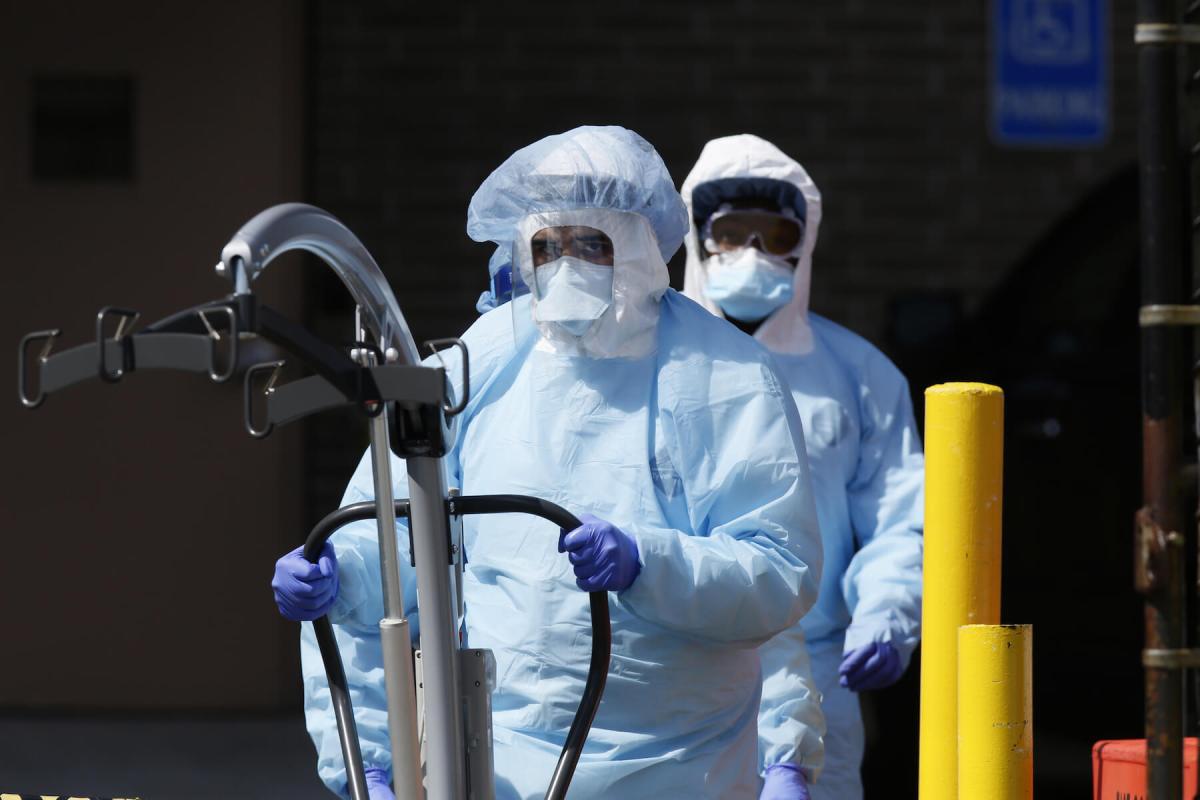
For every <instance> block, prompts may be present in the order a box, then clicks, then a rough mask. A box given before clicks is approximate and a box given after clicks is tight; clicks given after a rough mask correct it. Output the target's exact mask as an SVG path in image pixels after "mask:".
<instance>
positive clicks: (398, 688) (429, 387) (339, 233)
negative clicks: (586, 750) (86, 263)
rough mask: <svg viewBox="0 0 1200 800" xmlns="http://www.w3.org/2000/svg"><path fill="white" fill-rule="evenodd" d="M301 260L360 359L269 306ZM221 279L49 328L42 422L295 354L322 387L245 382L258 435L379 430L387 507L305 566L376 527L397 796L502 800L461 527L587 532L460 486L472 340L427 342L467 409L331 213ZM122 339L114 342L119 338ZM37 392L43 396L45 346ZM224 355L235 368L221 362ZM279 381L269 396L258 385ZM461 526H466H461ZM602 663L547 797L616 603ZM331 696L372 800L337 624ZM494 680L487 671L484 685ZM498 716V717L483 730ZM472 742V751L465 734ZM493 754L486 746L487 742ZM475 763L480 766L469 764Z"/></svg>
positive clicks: (266, 220) (263, 234)
mask: <svg viewBox="0 0 1200 800" xmlns="http://www.w3.org/2000/svg"><path fill="white" fill-rule="evenodd" d="M292 250H304V251H308V252H310V253H313V254H314V255H316V256H317V257H319V258H320V259H321V260H322V261H324V262H325V263H326V264H328V265H329V266H330V267H332V268H333V270H334V271H335V272H336V273H337V274H338V276H339V277H340V278H341V279H342V282H343V283H344V284H345V285H346V288H347V289H348V291H349V292H350V294H351V296H352V297H353V298H354V301H355V303H356V304H357V314H356V320H355V334H356V346H355V347H354V348H352V349H351V350H350V352H348V353H347V352H345V351H344V350H343V349H341V348H338V347H335V346H333V345H330V344H328V343H326V342H324V341H323V340H321V339H319V338H318V337H316V336H314V335H313V334H312V333H310V332H309V331H308V330H306V329H305V328H303V327H302V326H300V325H298V324H297V323H295V322H293V321H292V320H290V319H288V318H287V317H285V316H284V315H282V314H280V313H278V312H277V311H275V310H273V309H271V308H270V307H269V306H267V305H264V304H262V303H260V302H259V300H258V298H257V297H256V296H255V295H254V294H253V292H252V291H251V285H252V283H253V281H254V280H255V279H256V278H257V277H258V276H259V275H260V274H262V272H263V270H265V269H266V268H267V266H268V265H269V264H270V263H271V262H272V261H273V260H274V259H275V258H277V257H278V256H280V255H282V254H283V253H286V252H290V251H292ZM216 271H217V274H218V275H220V276H221V277H224V278H226V279H227V280H229V281H230V283H231V284H232V285H233V293H232V294H230V295H228V296H227V297H224V298H222V299H219V300H215V301H212V302H208V303H203V304H201V305H198V306H194V307H192V308H188V309H185V310H183V311H180V312H178V313H176V314H172V315H171V316H168V317H166V318H164V319H162V320H160V321H158V322H156V323H154V324H152V325H150V326H148V327H146V328H145V329H143V330H141V331H138V332H134V331H133V327H134V325H135V324H136V321H137V319H138V316H139V315H138V313H137V312H135V311H131V310H128V309H123V308H117V307H113V306H108V307H105V308H103V309H101V310H100V312H99V313H98V314H97V315H96V322H95V331H96V336H95V341H93V342H91V343H88V344H85V345H80V346H78V347H74V348H72V349H70V350H66V351H63V352H60V353H58V354H52V349H53V346H54V342H55V340H56V339H57V338H58V337H59V335H60V331H59V330H57V329H54V330H43V331H36V332H34V333H30V334H28V335H26V336H25V337H23V338H22V340H21V343H20V352H19V356H18V393H19V396H20V400H21V403H22V404H23V405H24V406H25V407H27V408H31V409H32V408H37V407H38V406H40V405H41V404H42V403H43V402H44V400H45V398H46V396H47V395H49V394H52V393H54V392H57V391H60V390H62V389H65V388H67V387H68V386H71V385H73V384H75V383H78V382H81V381H84V380H90V379H92V378H97V377H98V378H100V379H101V380H103V381H105V382H109V383H117V382H119V381H121V380H122V379H123V378H124V377H126V376H127V375H128V374H130V373H133V372H136V371H139V370H148V369H173V370H181V371H185V372H194V373H198V374H207V375H208V377H209V378H210V379H211V380H213V381H215V382H218V383H221V382H226V381H228V380H230V379H231V378H232V377H233V376H234V374H235V373H236V367H237V361H238V343H239V341H240V340H241V339H242V338H244V337H248V336H261V337H263V338H265V339H267V340H269V341H271V342H273V343H275V344H276V345H278V346H280V347H281V348H283V349H284V350H286V351H287V352H288V353H289V354H290V355H291V356H292V357H293V358H295V359H296V360H298V361H299V362H300V363H302V364H304V365H305V366H306V367H307V368H308V369H310V370H311V371H312V372H313V373H315V374H313V375H311V376H309V377H307V378H302V379H299V380H295V381H291V382H289V383H287V384H284V385H282V386H278V385H276V383H277V380H278V378H279V375H280V371H281V369H282V367H283V365H284V363H285V362H283V361H273V362H266V363H263V364H257V365H254V366H252V367H250V368H249V369H248V370H247V371H246V373H245V376H244V378H243V380H244V399H243V402H244V416H245V426H246V429H247V431H248V432H249V433H250V435H251V436H254V437H256V438H262V437H265V436H268V435H269V434H270V433H271V431H272V430H273V429H274V428H275V427H277V426H279V425H284V424H287V423H289V422H293V421H295V420H298V419H302V418H304V417H307V416H310V415H312V414H316V413H320V412H322V411H326V410H330V409H333V408H339V407H347V406H351V407H354V408H356V409H358V410H359V411H360V412H361V413H363V414H364V416H366V417H367V419H368V420H369V424H370V432H371V459H372V461H371V463H372V473H373V478H374V484H375V497H376V502H373V503H360V504H357V505H354V506H349V507H346V508H343V509H339V510H337V511H335V512H334V513H333V514H330V515H329V516H327V517H326V518H325V519H324V520H322V521H321V522H320V523H319V524H318V525H317V526H316V528H314V529H313V531H312V533H311V534H310V535H309V537H308V540H307V542H306V546H305V555H306V557H308V558H309V559H310V560H313V559H315V558H316V556H317V554H319V552H320V549H321V546H322V545H323V544H324V542H325V541H326V540H327V539H328V538H329V537H330V536H331V535H333V533H334V532H336V530H337V529H338V528H339V527H341V526H342V525H344V524H347V523H348V522H350V521H354V520H362V519H370V518H375V520H376V523H377V528H378V533H379V547H380V566H381V571H382V575H381V580H382V584H383V600H384V619H383V620H381V621H380V638H381V643H382V646H383V655H384V670H385V675H386V678H385V680H386V684H387V687H386V688H387V697H388V720H389V732H390V735H391V748H392V760H393V782H394V788H395V790H396V793H397V795H398V796H399V797H401V798H423V797H424V796H425V791H426V789H427V790H428V793H429V797H431V798H435V799H436V800H468V798H470V800H490V798H491V797H492V796H493V794H494V781H493V779H492V778H493V776H492V771H491V766H492V761H491V758H492V755H491V719H490V713H491V704H490V687H488V686H487V685H486V684H485V682H484V681H481V680H473V681H471V686H469V687H464V685H463V681H462V677H461V671H462V665H461V663H460V662H461V661H462V660H463V654H464V653H467V654H469V655H470V656H471V657H475V658H481V659H483V660H484V661H487V660H490V658H491V656H490V653H485V651H464V650H462V649H461V648H460V647H459V639H458V626H459V621H460V619H461V616H462V609H463V604H462V594H461V576H462V569H463V562H462V552H463V548H462V542H461V525H460V524H458V522H459V521H460V518H461V516H462V515H464V514H493V513H527V514H533V515H535V516H539V517H542V518H544V519H547V520H549V521H551V522H554V523H555V524H557V525H559V526H560V527H564V528H572V527H577V526H578V525H579V521H578V519H576V518H575V517H574V516H572V515H571V514H570V513H568V512H567V511H566V510H564V509H562V508H560V507H558V506H555V505H553V504H551V503H547V502H545V501H542V500H539V499H537V498H530V497H523V496H518V495H495V496H480V497H462V496H458V495H457V492H456V491H454V490H449V489H448V488H447V485H446V478H445V472H444V469H443V465H442V461H441V459H442V457H443V456H444V455H445V453H446V449H447V447H448V443H449V442H450V441H451V440H452V438H453V426H454V422H455V417H456V416H457V415H458V414H459V413H461V412H462V410H463V409H464V408H465V407H466V403H467V399H468V395H469V375H468V370H469V363H468V355H467V352H466V346H465V345H464V344H463V343H462V342H461V341H459V340H457V339H442V340H436V341H433V342H428V343H426V344H427V346H428V347H430V349H431V350H433V349H435V348H436V347H438V346H441V345H451V346H455V347H458V348H460V349H461V350H462V355H463V358H462V362H463V380H462V386H463V396H462V397H461V398H458V399H457V400H456V399H455V398H453V397H452V396H451V394H452V390H451V388H450V384H449V382H448V381H447V380H446V374H445V370H444V369H442V368H439V367H426V366H423V365H422V364H421V363H420V361H419V355H418V350H417V347H416V345H415V343H414V341H413V339H412V335H411V334H410V333H409V330H408V326H407V324H406V323H405V320H404V316H403V315H402V314H401V312H400V307H399V304H398V303H397V302H396V299H395V296H394V295H393V294H392V292H391V289H390V287H389V286H388V284H387V281H386V280H385V279H384V277H383V273H382V272H381V271H380V269H379V267H378V265H377V264H376V263H375V261H374V259H373V258H372V257H371V255H370V253H368V252H367V250H366V248H365V247H364V246H363V245H362V243H361V242H360V241H359V240H358V238H357V237H356V236H355V235H354V234H353V233H352V232H351V231H350V230H349V229H348V228H346V227H345V226H344V225H342V223H341V222H339V221H338V220H337V219H336V218H334V217H333V216H332V215H330V214H328V213H327V212H324V211H322V210H320V209H318V208H315V207H313V206H309V205H304V204H300V203H288V204H284V205H280V206H275V207H272V208H269V209H267V210H266V211H263V212H262V213H260V214H259V215H257V216H256V217H254V218H253V219H251V220H250V221H249V222H248V223H247V224H246V225H245V226H243V227H242V229H241V230H239V231H238V232H237V234H235V235H234V237H233V238H232V239H231V240H230V241H229V243H228V244H227V245H226V246H225V247H224V249H223V250H222V253H221V261H220V263H218V264H217V268H216ZM113 321H115V323H116V327H115V331H114V332H113V333H112V334H111V335H109V334H108V330H109V329H110V328H112V327H113V325H112V323H113ZM39 343H40V344H41V345H42V348H41V350H40V352H39V354H38V355H37V356H36V358H35V359H34V365H35V366H36V371H37V374H38V381H37V389H36V391H34V390H31V389H30V387H29V385H28V384H29V377H30V372H31V369H30V367H31V364H30V363H29V362H30V359H29V351H30V349H31V347H32V346H33V345H36V344H39ZM221 348H224V349H225V358H224V365H223V366H221V361H222V359H221V358H220V357H219V353H220V350H221ZM268 370H269V371H270V377H269V378H267V380H266V382H265V385H264V386H263V387H262V388H261V389H258V388H257V385H258V383H259V380H260V378H259V376H261V375H263V374H264V373H265V372H267V371H268ZM258 397H265V399H266V404H265V405H266V408H265V413H264V416H265V419H264V420H261V421H256V420H255V410H254V406H255V399H256V398H258ZM393 452H394V453H395V454H396V455H398V456H400V457H402V458H403V459H405V466H406V469H407V472H408V478H409V489H410V497H409V498H408V500H403V501H396V500H395V498H394V497H393V495H392V486H393V484H392V473H391V456H390V454H391V453H393ZM397 516H403V517H407V518H408V520H409V531H410V537H409V542H410V554H409V555H410V558H411V561H412V563H413V565H414V566H415V568H416V573H417V601H418V608H419V610H420V614H421V622H422V624H421V630H422V635H421V654H420V656H421V660H422V662H423V665H424V667H423V681H422V683H423V687H424V715H425V730H424V733H425V736H424V739H425V745H426V768H425V773H424V784H425V785H424V786H422V773H421V766H420V763H419V748H420V741H419V739H418V732H417V705H416V697H415V684H414V675H413V653H412V650H411V643H410V638H409V629H408V621H407V620H406V619H405V618H404V609H403V603H402V597H403V587H402V586H401V579H400V572H399V561H398V559H399V554H398V552H397V550H398V548H397V542H396V535H395V521H396V517H397ZM452 520H453V522H454V524H452ZM589 599H590V608H591V615H592V633H593V640H592V656H591V661H590V665H589V671H588V677H587V682H586V685H585V688H584V694H583V698H582V701H581V704H580V706H579V709H578V711H577V712H576V715H575V719H574V721H573V723H572V725H571V728H570V732H569V734H568V736H567V740H566V743H565V744H564V747H563V750H562V753H561V754H560V757H559V761H558V764H557V766H556V768H555V770H554V773H553V776H552V778H551V781H550V785H549V788H548V790H547V793H546V797H547V798H555V799H556V800H559V799H561V798H564V797H565V796H566V792H567V788H568V787H569V785H570V781H571V777H572V775H573V774H574V770H575V766H576V764H577V763H578V760H579V756H580V754H581V752H582V749H583V744H584V742H585V741H586V739H587V734H588V731H589V729H590V727H591V723H592V720H593V719H594V717H595V714H596V710H597V708H598V706H599V703H600V698H601V695H602V694H603V690H604V683H605V679H606V677H607V674H608V663H609V655H610V649H611V631H610V627H609V615H608V596H607V594H606V593H604V592H592V593H590V598H589ZM314 625H315V627H316V632H317V638H318V644H319V646H320V650H321V656H322V660H323V662H324V666H325V671H326V676H327V678H328V679H329V683H330V692H331V694H332V697H333V708H334V713H335V716H336V718H337V724H338V730H339V736H340V739H341V745H342V753H343V757H344V759H345V762H346V771H347V778H348V784H349V787H348V788H349V791H350V795H351V797H352V798H353V800H368V794H367V788H366V780H365V775H364V772H363V764H362V758H361V754H360V752H359V747H358V736H357V732H356V728H355V722H354V714H353V708H352V706H351V703H350V696H349V691H348V687H347V686H346V678H345V671H344V669H343V666H342V662H341V656H340V653H339V652H338V649H337V645H336V641H335V640H334V636H333V628H332V625H331V623H330V621H329V620H328V619H327V618H322V619H320V620H317V621H316V622H315V623H314ZM480 674H482V673H480ZM481 714H486V719H482V718H480V715H481ZM467 725H473V726H475V727H476V728H477V729H476V730H474V731H472V736H471V737H470V741H468V738H467V736H466V735H465V733H464V728H465V726H467ZM483 734H486V741H485V742H483V744H485V745H486V747H483V746H481V745H480V742H481V741H482V739H481V736H482V735H483ZM468 753H470V756H468Z"/></svg>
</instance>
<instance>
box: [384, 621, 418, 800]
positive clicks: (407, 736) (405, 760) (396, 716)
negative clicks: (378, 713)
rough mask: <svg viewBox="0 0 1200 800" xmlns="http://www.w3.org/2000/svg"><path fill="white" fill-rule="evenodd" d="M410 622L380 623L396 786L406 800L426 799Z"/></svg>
mask: <svg viewBox="0 0 1200 800" xmlns="http://www.w3.org/2000/svg"><path fill="white" fill-rule="evenodd" d="M410 636H411V634H410V632H409V629H408V620H406V619H388V618H385V619H382V620H380V621H379V641H380V644H381V646H382V647H383V679H384V682H385V683H386V688H387V701H388V734H389V736H390V738H391V743H392V785H393V787H394V788H395V790H396V797H398V798H401V799H402V800H422V798H424V797H425V789H424V787H423V786H422V785H421V755H420V753H421V740H420V738H419V735H418V733H417V695H416V681H415V679H414V677H413V658H412V639H411V638H410Z"/></svg>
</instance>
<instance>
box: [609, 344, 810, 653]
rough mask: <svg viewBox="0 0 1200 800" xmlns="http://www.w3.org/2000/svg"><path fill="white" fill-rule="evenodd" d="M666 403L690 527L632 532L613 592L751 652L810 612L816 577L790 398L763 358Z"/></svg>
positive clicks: (647, 611) (683, 629)
mask: <svg viewBox="0 0 1200 800" xmlns="http://www.w3.org/2000/svg"><path fill="white" fill-rule="evenodd" d="M764 358H765V357H764ZM748 370H749V371H748ZM689 380H692V381H695V380H696V378H695V377H691V378H689ZM665 407H666V408H667V409H670V408H672V407H674V408H675V413H671V412H669V411H664V412H663V413H664V414H665V415H666V417H667V419H666V420H665V423H664V428H665V429H666V431H667V435H668V436H670V437H673V439H674V449H675V451H676V456H675V457H676V458H678V467H679V474H680V477H681V479H682V482H683V490H684V493H685V495H686V501H687V514H688V517H689V519H688V520H687V521H686V523H687V524H689V525H690V528H691V530H688V531H685V530H662V529H654V528H649V527H640V528H639V527H638V526H637V525H636V524H635V525H633V526H632V530H628V532H629V533H630V534H631V535H632V536H633V537H634V538H635V539H636V540H637V544H638V552H639V557H640V560H641V565H642V569H641V573H640V574H639V576H638V579H637V580H636V581H634V583H633V585H632V586H630V587H629V588H628V589H626V590H625V591H624V592H621V593H620V594H619V595H618V597H619V598H620V600H621V602H622V603H624V604H625V605H626V607H627V608H628V609H629V610H630V611H631V613H633V614H636V615H637V616H639V617H641V618H642V619H645V620H647V621H650V622H653V623H655V624H658V625H661V626H663V627H665V628H668V629H670V630H672V631H675V632H677V633H681V634H684V635H688V636H692V637H695V638H697V639H702V640H706V641H713V642H718V643H726V644H737V645H740V646H745V647H757V646H758V645H760V644H762V643H763V642H765V641H766V640H767V639H769V638H771V637H772V636H774V635H775V634H777V633H779V632H780V631H782V630H785V629H787V628H789V627H791V626H792V625H793V624H794V623H795V622H796V621H797V620H799V619H800V617H801V616H802V615H803V614H804V613H805V612H806V611H808V609H809V608H810V607H811V606H812V604H813V602H814V601H815V600H816V596H817V586H818V584H819V582H820V574H821V537H820V533H819V530H818V527H817V515H816V509H815V506H814V503H813V496H812V486H811V482H810V479H809V473H808V458H807V456H806V455H805V450H804V434H803V431H802V427H801V423H800V417H799V414H798V413H797V411H796V406H795V403H794V401H793V400H792V397H791V394H790V393H789V392H786V391H784V390H783V389H782V382H781V381H780V380H779V378H778V376H777V375H776V373H775V371H774V368H773V366H771V365H770V363H769V362H768V361H767V360H764V361H762V362H760V363H750V364H745V363H742V364H735V365H732V366H726V367H725V368H724V371H721V372H718V373H716V374H714V375H713V376H711V378H710V379H709V380H708V381H706V382H705V390H704V391H703V392H701V393H698V394H694V395H693V396H692V398H691V402H686V398H685V402H680V403H678V404H675V405H674V406H672V405H667V406H665Z"/></svg>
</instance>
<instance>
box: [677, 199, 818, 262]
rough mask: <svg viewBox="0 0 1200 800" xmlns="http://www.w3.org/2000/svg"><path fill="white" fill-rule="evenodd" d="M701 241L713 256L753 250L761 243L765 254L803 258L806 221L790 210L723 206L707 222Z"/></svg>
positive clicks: (761, 248) (760, 247) (760, 246)
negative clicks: (801, 255) (754, 245)
mask: <svg viewBox="0 0 1200 800" xmlns="http://www.w3.org/2000/svg"><path fill="white" fill-rule="evenodd" d="M701 237H702V238H703V240H704V247H705V249H707V250H708V251H709V252H710V253H721V252H727V251H729V250H737V249H739V248H743V247H750V246H751V245H752V244H753V243H754V242H755V241H757V242H758V247H759V249H760V250H762V251H763V252H764V253H769V254H771V255H773V256H782V257H785V258H786V257H791V256H798V255H800V249H801V247H802V246H803V244H804V221H803V220H801V219H799V218H797V217H796V215H795V212H793V211H792V210H791V209H790V208H785V209H784V210H783V211H782V212H780V211H766V210H764V209H758V208H736V209H735V208H729V207H728V206H722V207H721V208H720V209H718V210H717V211H716V212H714V213H713V215H712V216H711V217H709V218H708V220H707V221H705V223H704V230H702V231H701Z"/></svg>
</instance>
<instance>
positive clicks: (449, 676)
mask: <svg viewBox="0 0 1200 800" xmlns="http://www.w3.org/2000/svg"><path fill="white" fill-rule="evenodd" d="M407 464H408V489H409V501H408V502H409V511H408V523H409V532H410V535H411V536H412V540H413V556H414V558H415V559H416V562H417V605H418V607H419V608H420V609H421V663H422V673H423V675H424V679H423V682H424V686H425V753H426V777H427V781H428V783H427V786H428V788H429V796H430V797H431V798H436V800H465V798H466V774H467V768H466V748H465V740H464V737H463V719H462V714H463V704H462V687H461V684H460V680H461V679H460V675H459V663H458V658H459V656H458V625H457V618H456V609H455V604H454V594H453V589H452V585H451V581H452V579H453V578H452V574H453V567H452V564H451V561H452V555H451V550H450V520H449V515H448V512H447V508H446V497H447V494H446V477H445V474H444V473H443V469H442V461H441V459H439V458H431V457H428V456H412V457H409V458H408V459H407Z"/></svg>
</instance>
